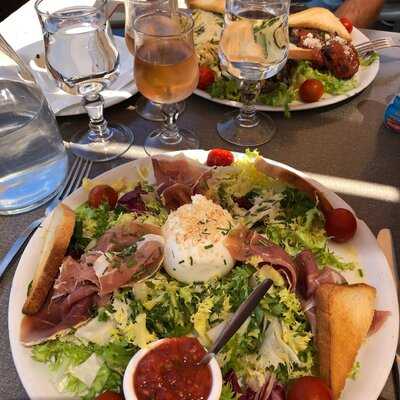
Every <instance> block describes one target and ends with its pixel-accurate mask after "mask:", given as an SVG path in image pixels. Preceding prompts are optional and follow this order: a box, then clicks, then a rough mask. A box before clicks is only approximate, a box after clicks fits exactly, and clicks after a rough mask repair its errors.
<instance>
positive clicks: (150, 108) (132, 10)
mask: <svg viewBox="0 0 400 400" xmlns="http://www.w3.org/2000/svg"><path fill="white" fill-rule="evenodd" d="M168 9H169V0H125V42H126V46H127V48H128V50H129V52H130V53H131V54H132V55H133V56H134V55H135V38H134V32H133V23H134V22H135V19H136V18H137V17H139V16H140V15H143V14H147V13H149V12H151V11H156V10H165V11H168ZM177 108H178V112H179V113H181V112H183V110H184V109H185V103H184V102H180V103H179V104H177ZM135 111H136V113H137V114H139V115H140V116H141V117H142V118H144V119H147V120H150V121H158V122H160V121H164V120H165V115H164V114H163V112H162V110H161V104H159V103H156V102H154V101H151V100H147V99H146V98H145V97H143V96H140V97H139V99H138V100H137V101H136V104H135Z"/></svg>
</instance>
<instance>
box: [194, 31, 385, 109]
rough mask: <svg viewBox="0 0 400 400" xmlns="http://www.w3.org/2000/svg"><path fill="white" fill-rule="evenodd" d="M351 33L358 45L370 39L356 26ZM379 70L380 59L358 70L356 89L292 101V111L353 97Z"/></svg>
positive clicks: (203, 93)
mask: <svg viewBox="0 0 400 400" xmlns="http://www.w3.org/2000/svg"><path fill="white" fill-rule="evenodd" d="M351 35H352V37H353V44H354V45H357V44H359V43H363V42H367V41H368V40H369V39H368V38H367V36H365V35H364V34H363V33H362V32H361V31H359V30H358V29H356V28H354V29H353V32H352V34H351ZM378 71H379V60H377V61H375V62H374V63H372V64H371V65H370V66H368V67H362V66H360V69H359V70H358V72H357V73H356V75H355V79H357V81H358V86H357V87H356V88H355V89H353V90H350V91H348V92H347V93H346V94H343V95H338V96H333V95H330V94H327V93H326V94H324V95H323V96H322V98H321V99H320V100H319V101H317V102H315V103H303V102H301V101H298V100H296V101H294V102H292V103H290V105H289V108H290V111H301V110H311V109H313V108H319V107H325V106H329V105H332V104H336V103H339V102H341V101H343V100H346V99H348V98H350V97H353V96H355V95H356V94H358V93H360V92H361V91H363V90H364V89H365V88H366V87H367V86H369V85H370V84H371V83H372V81H373V80H374V79H375V77H376V75H377V74H378ZM194 93H195V94H197V95H198V96H200V97H203V98H205V99H207V100H210V101H213V102H215V103H219V104H224V105H226V106H230V107H236V108H240V107H241V106H242V103H240V102H238V101H232V100H222V99H217V98H215V97H211V96H210V95H209V94H208V93H207V92H206V91H204V90H200V89H196V90H195V91H194ZM256 108H257V110H259V111H284V108H283V107H271V106H266V105H262V104H257V105H256Z"/></svg>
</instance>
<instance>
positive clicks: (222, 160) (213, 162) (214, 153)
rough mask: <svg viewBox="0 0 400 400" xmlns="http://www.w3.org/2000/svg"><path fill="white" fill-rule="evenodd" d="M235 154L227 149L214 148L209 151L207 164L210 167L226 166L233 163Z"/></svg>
mask: <svg viewBox="0 0 400 400" xmlns="http://www.w3.org/2000/svg"><path fill="white" fill-rule="evenodd" d="M233 160H234V158H233V154H232V153H231V152H230V151H229V150H225V149H212V150H210V152H209V153H208V157H207V165H208V166H209V167H215V166H217V167H222V166H223V167H226V166H227V165H231V164H232V163H233Z"/></svg>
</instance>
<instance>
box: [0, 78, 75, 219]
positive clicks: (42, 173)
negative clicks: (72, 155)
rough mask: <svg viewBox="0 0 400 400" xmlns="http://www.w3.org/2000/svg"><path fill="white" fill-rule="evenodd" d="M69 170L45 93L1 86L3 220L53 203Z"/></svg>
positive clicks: (9, 83) (1, 82)
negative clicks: (47, 203)
mask: <svg viewBox="0 0 400 400" xmlns="http://www.w3.org/2000/svg"><path fill="white" fill-rule="evenodd" d="M67 169H68V159H67V155H66V152H65V149H64V146H63V143H62V139H61V136H60V134H59V131H58V127H57V124H56V121H55V118H54V115H53V113H52V112H51V110H50V109H49V106H48V104H47V102H46V100H45V99H44V97H43V95H42V94H41V92H40V90H39V89H38V88H37V87H35V86H32V85H27V84H25V83H22V82H17V81H11V80H0V214H13V213H18V212H22V211H27V210H30V209H33V208H35V207H37V206H38V205H40V204H42V203H44V202H45V201H46V200H48V199H50V198H51V197H52V196H53V195H54V194H55V193H56V191H57V190H58V189H59V188H60V186H61V184H62V182H63V180H64V178H65V175H66V172H67Z"/></svg>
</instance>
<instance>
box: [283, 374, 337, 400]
mask: <svg viewBox="0 0 400 400" xmlns="http://www.w3.org/2000/svg"><path fill="white" fill-rule="evenodd" d="M332 399H333V398H332V395H331V391H330V390H329V388H328V386H327V385H326V383H325V382H324V381H323V380H322V379H320V378H316V377H315V376H303V377H302V378H298V379H296V380H295V381H294V382H293V384H292V385H291V386H290V387H289V391H288V393H287V396H286V400H332Z"/></svg>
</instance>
